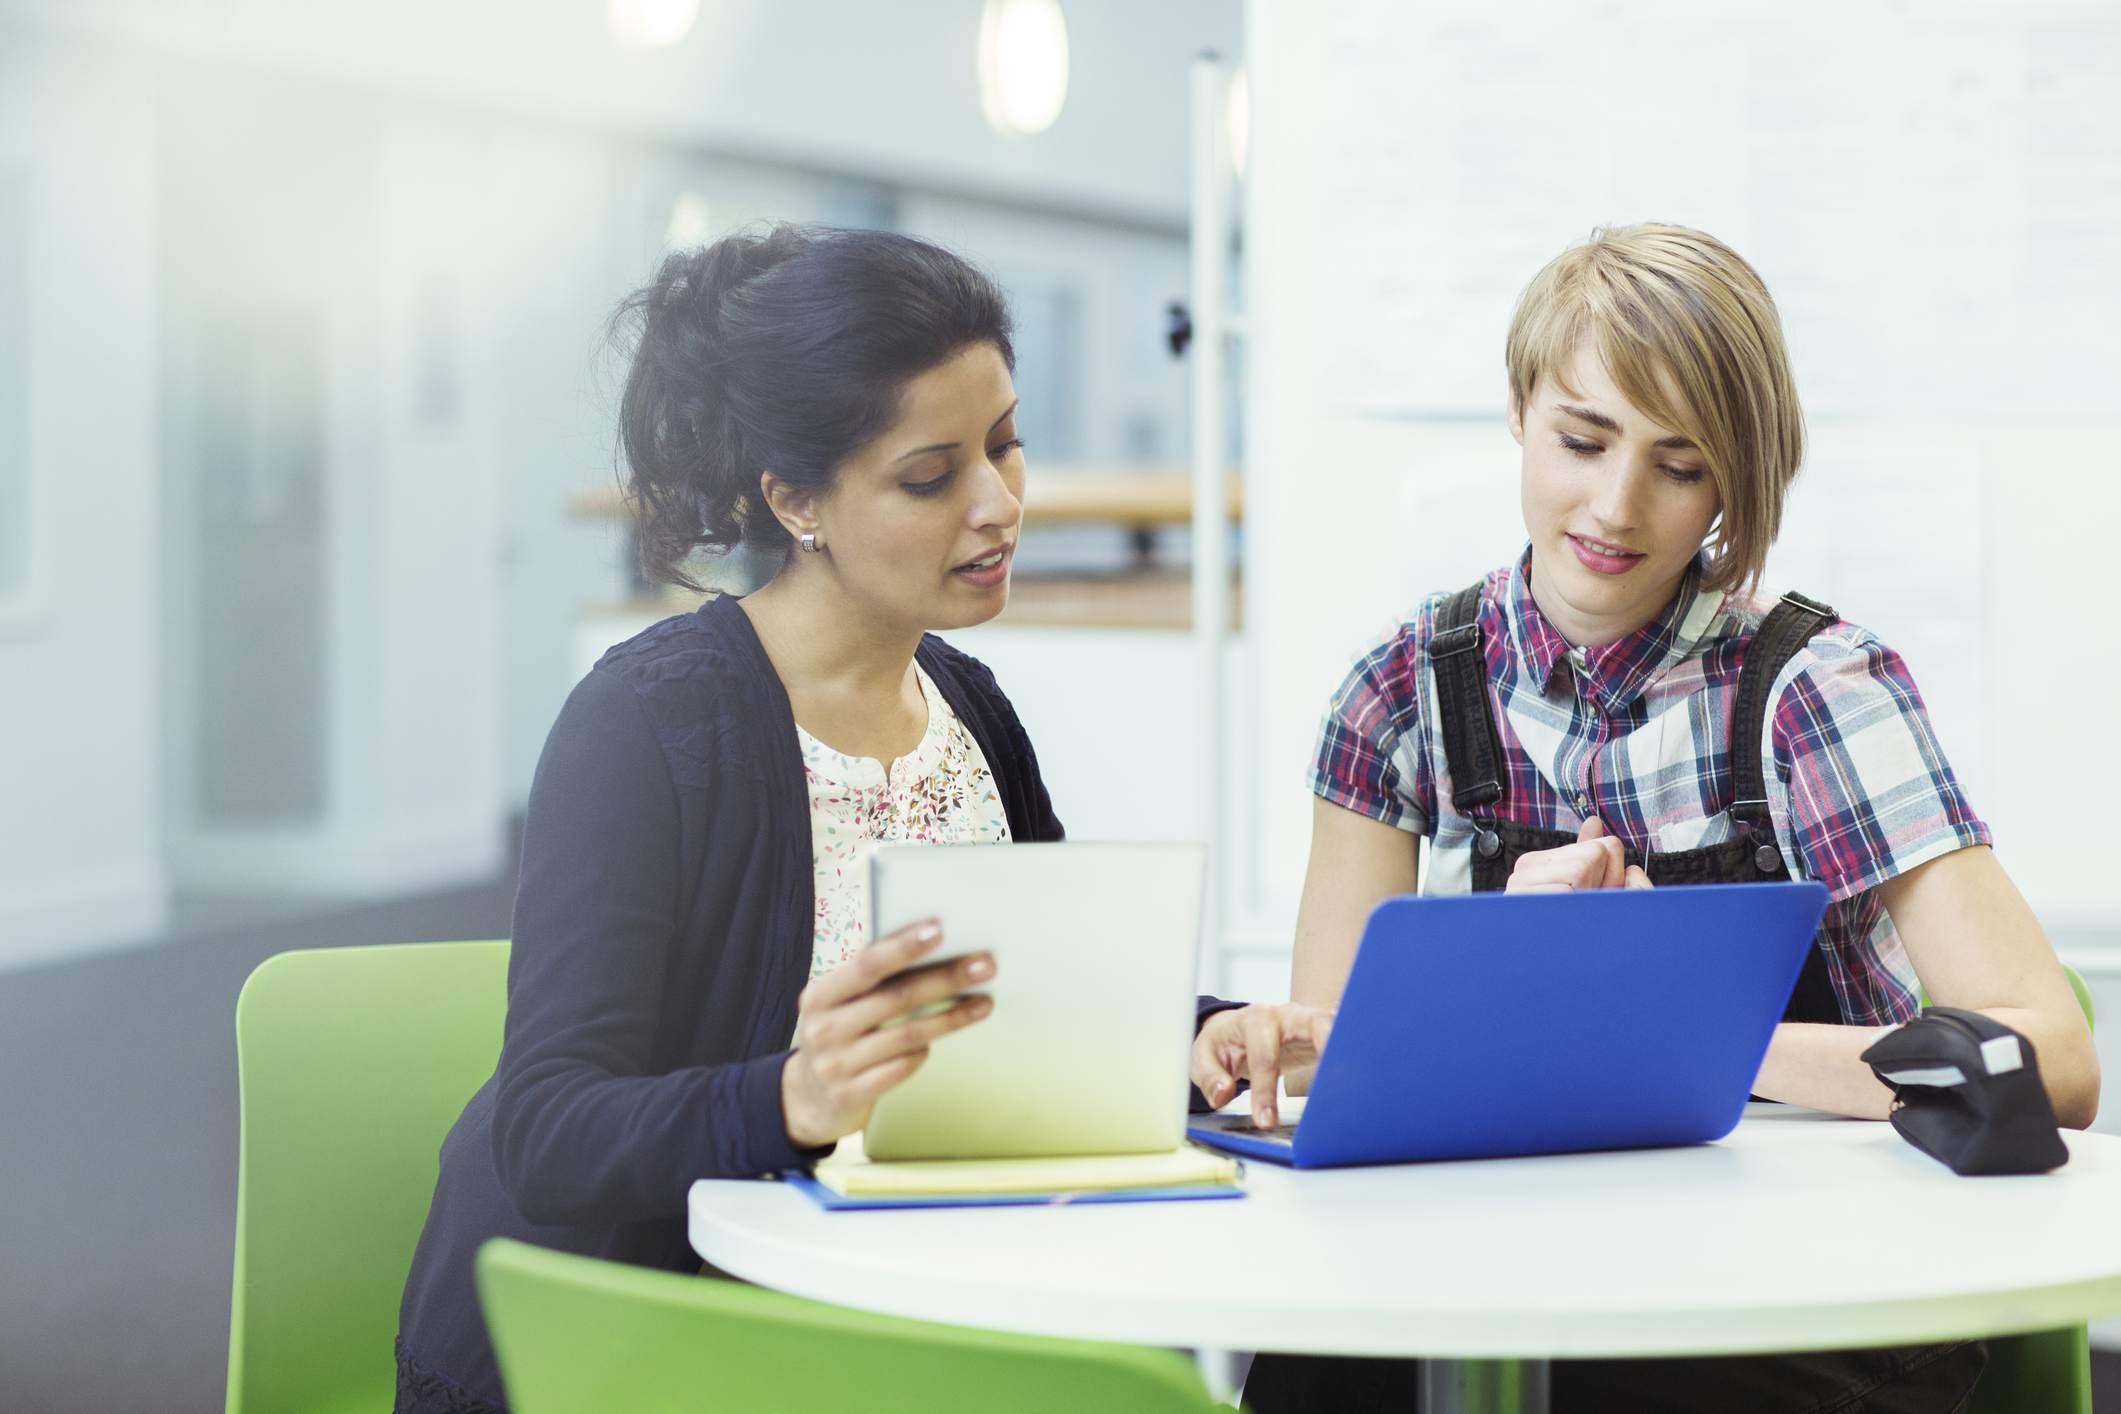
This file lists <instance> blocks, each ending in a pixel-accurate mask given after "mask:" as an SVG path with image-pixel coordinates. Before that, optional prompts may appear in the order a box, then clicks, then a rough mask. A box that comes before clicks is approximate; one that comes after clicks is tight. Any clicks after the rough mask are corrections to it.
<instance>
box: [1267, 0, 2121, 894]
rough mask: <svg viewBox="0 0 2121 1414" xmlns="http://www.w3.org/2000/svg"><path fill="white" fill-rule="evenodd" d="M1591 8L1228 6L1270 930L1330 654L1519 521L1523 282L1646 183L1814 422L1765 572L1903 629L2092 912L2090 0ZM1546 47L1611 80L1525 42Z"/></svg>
mask: <svg viewBox="0 0 2121 1414" xmlns="http://www.w3.org/2000/svg"><path fill="white" fill-rule="evenodd" d="M1601 13H1602V16H1603V18H1602V19H1601V22H1600V23H1599V24H1596V25H1588V26H1582V25H1575V24H1558V23H1552V21H1553V19H1554V16H1553V15H1552V14H1550V13H1548V12H1545V11H1541V10H1538V9H1536V8H1534V9H1525V10H1512V11H1508V12H1499V11H1489V10H1487V9H1484V8H1482V7H1478V6H1473V5H1470V4H1465V5H1446V6H1429V7H1407V6H1398V5H1392V4H1388V3H1384V2H1383V0H1374V3H1364V4H1355V5H1348V6H1341V7H1335V8H1333V9H1332V10H1330V11H1318V10H1305V11H1297V10H1293V9H1291V8H1289V7H1285V6H1278V5H1273V4H1254V5H1252V6H1250V7H1249V8H1248V11H1247V18H1248V34H1247V40H1246V53H1247V56H1248V66H1249V68H1250V71H1251V87H1252V127H1251V166H1250V171H1249V174H1248V183H1247V191H1246V207H1245V218H1246V230H1245V236H1246V244H1245V255H1246V261H1247V268H1246V276H1247V285H1246V300H1247V304H1248V309H1249V314H1250V319H1251V325H1250V337H1249V341H1248V348H1247V352H1248V354H1249V356H1250V358H1251V365H1250V379H1249V386H1248V393H1249V401H1248V404H1247V416H1248V422H1247V435H1248V441H1249V445H1250V451H1249V453H1248V455H1247V458H1246V463H1247V466H1246V470H1247V496H1248V514H1247V521H1248V559H1247V576H1248V577H1247V581H1246V593H1247V613H1248V623H1249V624H1250V625H1251V630H1250V631H1251V633H1252V634H1253V636H1254V639H1255V643H1254V647H1255V651H1256V654H1257V657H1256V660H1255V661H1256V662H1258V663H1259V664H1261V665H1262V676H1261V679H1260V681H1259V683H1258V690H1259V692H1260V695H1261V704H1260V712H1261V727H1260V734H1259V737H1258V739H1257V741H1256V743H1255V748H1254V749H1255V753H1256V754H1255V755H1254V757H1253V760H1252V769H1251V771H1250V773H1249V774H1250V778H1251V779H1250V784H1251V785H1252V786H1253V788H1255V789H1256V790H1257V791H1258V792H1259V800H1260V818H1261V821H1262V828H1261V832H1260V836H1259V840H1258V848H1259V855H1258V868H1257V870H1256V873H1255V877H1256V878H1258V879H1259V880H1260V882H1261V887H1260V891H1259V895H1258V898H1257V899H1256V906H1257V909H1258V916H1259V919H1260V921H1261V925H1262V927H1263V929H1264V930H1265V933H1263V934H1262V936H1267V935H1271V933H1272V932H1273V930H1274V929H1275V928H1285V927H1286V923H1287V921H1288V920H1289V919H1290V918H1292V917H1293V912H1294V907H1295V899H1296V894H1297V890H1298V888H1299V886H1300V881H1301V877H1302V870H1303V861H1304V853H1305V848H1306V843H1307V839H1308V811H1309V802H1308V800H1307V798H1306V797H1305V795H1304V792H1303V789H1302V785H1301V780H1302V773H1303V771H1304V768H1305V766H1306V763H1307V761H1308V759H1309V754H1310V751H1311V749H1312V747H1313V744H1314V741H1315V733H1316V730H1317V727H1318V723H1319V718H1320V715H1321V713H1322V712H1323V709H1324V705H1325V702H1326V698H1327V695H1328V694H1329V693H1330V691H1331V690H1332V688H1333V686H1334V684H1335V683H1336V682H1337V681H1338V680H1339V678H1340V676H1341V675H1342V673H1344V672H1345V670H1346V668H1347V666H1348V665H1349V663H1350V662H1351V661H1352V658H1353V656H1354V654H1355V653H1356V652H1357V651H1359V650H1360V649H1361V648H1363V647H1364V646H1366V645H1367V644H1369V643H1371V642H1374V641H1375V640H1376V638H1377V637H1378V636H1379V635H1380V634H1381V633H1382V632H1383V631H1384V630H1385V628H1386V627H1387V626H1388V625H1389V624H1390V622H1391V621H1392V619H1393V618H1394V617H1395V616H1396V615H1398V614H1400V613H1402V612H1404V611H1405V610H1406V609H1408V608H1409V607H1411V606H1412V605H1413V603H1414V602H1415V601H1416V600H1417V599H1418V597H1419V596H1420V595H1421V594H1423V593H1425V592H1427V591H1431V590H1436V589H1443V588H1451V587H1456V586H1457V585H1459V584H1461V583H1465V582H1470V580H1471V579H1472V578H1473V577H1474V575H1476V574H1477V573H1479V572H1480V571H1481V570H1483V569H1485V568H1488V567H1490V566H1493V565H1495V564H1499V563H1502V562H1503V561H1505V560H1506V559H1507V558H1508V557H1509V556H1510V555H1511V554H1512V553H1513V552H1514V550H1515V549H1516V548H1517V546H1518V545H1519V544H1520V543H1521V541H1522V536H1523V530H1522V525H1521V522H1519V521H1518V519H1517V516H1516V490H1515V468H1516V464H1517V451H1516V448H1515V446H1514V445H1513V444H1512V443H1511V442H1510V441H1509V439H1508V437H1507V434H1506V433H1505V431H1504V430H1503V427H1502V421H1501V405H1502V401H1503V393H1504V387H1503V371H1502V340H1503V335H1504V331H1505V327H1506V323H1507V318H1508V313H1509V309H1510V305H1511V303H1512V301H1513V299H1514V296H1515V294H1516V292H1517V290H1518V289H1519V288H1520V287H1521V286H1522V284H1523V282H1524V281H1525V280H1527V279H1529V277H1530V276H1531V275H1532V273H1533V272H1534V270H1536V268H1537V267H1538V265H1539V264H1540V263H1542V262H1543V261H1544V260H1545V259H1547V258H1549V257H1550V256H1551V255H1552V254H1554V253H1555V252H1557V251H1559V250H1560V249H1561V248H1562V246H1563V245H1564V244H1566V243H1567V242H1568V241H1570V240H1572V239H1576V238H1579V237H1581V236H1582V235H1584V234H1585V233H1587V232H1588V231H1589V229H1590V228H1591V227H1592V226H1593V225H1595V224H1598V223H1600V222H1606V221H1627V220H1641V219H1666V220H1677V221H1682V222H1687V223H1690V224H1696V225H1701V226H1703V227H1705V228H1707V229H1710V230H1712V231H1716V232H1717V233H1718V234H1721V235H1723V236H1725V237H1726V238H1727V239H1729V240H1731V241H1732V242H1733V244H1735V245H1736V246H1737V247H1738V248H1739V249H1740V250H1741V251H1743V252H1745V253H1747V254H1748V255H1749V256H1750V257H1751V258H1752V259H1753V260H1754V261H1755V262H1756V263H1757V264H1758V265H1759V266H1760V268H1761V270H1762V272H1763V274H1764V275H1765V277H1766V278H1767V280H1768V283H1769V286H1770V288H1771V289H1772V290H1774V291H1775V292H1776V294H1777V296H1778V299H1779V302H1780V304H1781V306H1782V310H1783V315H1784V320H1785V325H1786V328H1787V330H1788V333H1789V336H1790V341H1791V344H1792V347H1793V350H1794V354H1795V359H1796V364H1797V373H1798V378H1799V384H1800V389H1801V391H1802V392H1803V394H1804V396H1805V399H1806V403H1807V408H1808V411H1809V412H1810V413H1811V414H1812V422H1813V433H1814V456H1813V457H1812V459H1811V461H1810V463H1809V466H1808V470H1807V472H1806V474H1805V479H1804V480H1802V481H1800V483H1799V491H1798V496H1797V501H1796V503H1795V504H1794V505H1793V507H1792V511H1791V517H1790V526H1789V533H1788V536H1787V537H1786V539H1785V543H1784V545H1783V546H1782V547H1781V549H1780V550H1778V552H1777V555H1776V558H1775V559H1774V560H1773V561H1771V569H1770V574H1771V578H1773V579H1779V581H1780V582H1781V583H1783V584H1785V585H1788V586H1789V587H1798V588H1804V589H1807V590H1809V591H1811V592H1814V593H1817V594H1820V595H1821V596H1822V597H1827V598H1830V599H1832V600H1834V601H1835V602H1836V605H1837V607H1838V608H1840V609H1841V610H1842V611H1843V612H1844V613H1846V614H1848V615H1849V616H1850V617H1851V618H1853V619H1855V620H1857V621H1858V622H1864V623H1869V624H1872V625H1873V626H1875V627H1877V628H1878V629H1879V630H1880V632H1881V633H1882V634H1884V635H1885V636H1886V637H1887V639H1888V641H1889V642H1894V643H1896V644H1898V645H1899V646H1902V647H1903V648H1904V649H1905V650H1906V652H1907V654H1908V657H1909V661H1910V664H1911V666H1912V668H1913V671H1914V673H1915V676H1916V678H1917V680H1918V682H1920V683H1921V684H1922V685H1923V686H1924V688H1925V690H1926V691H1927V693H1928V695H1929V697H1930V700H1931V705H1932V708H1933V714H1934V716H1935V717H1936V719H1937V721H1938V724H1939V728H1940V731H1941V732H1942V733H1943V734H1944V738H1945V745H1946V747H1947V749H1948V750H1949V751H1951V752H1952V753H1953V755H1954V757H1955V759H1956V760H1957V762H1958V763H1959V764H1960V765H1961V766H1962V767H1963V768H1964V770H1965V773H1966V775H1967V776H1968V779H1969V783H1970V787H1971V788H1972V790H1973V792H1974V800H1975V805H1976V807H1977V809H1979V810H1981V811H1982V812H1983V813H1984V815H1986V816H1987V818H1988V819H1989V820H1990V822H1991V823H1992V824H1993V825H1994V827H1995V829H1996V832H1997V837H1998V844H1999V852H2000V853H2001V855H2002V856H2003V858H2004V860H2005V862H2006V864H2007V865H2008V866H2009V868H2010V869H2011V871H2012V873H2013V875H2014V876H2015V877H2016V878H2017V880H2018V881H2019V882H2020V884H2021V886H2022V887H2023V888H2024V889H2025V891H2026V893H2027V895H2028V896H2029V897H2030V898H2031V900H2032V901H2033V903H2034V905H2035V907H2036V908H2037V909H2038V910H2039V911H2040V912H2041V914H2042V916H2043V918H2045V919H2046V920H2048V922H2049V923H2050V926H2051V927H2052V928H2054V929H2055V930H2056V931H2057V933H2058V934H2062V933H2065V932H2067V933H2070V934H2072V935H2079V934H2082V935H2086V936H2090V935H2096V934H2099V933H2101V932H2111V931H2113V930H2115V929H2121V904H2117V903H2116V902H2115V901H2114V899H2113V898H2112V896H2111V892H2110V891H2109V890H2108V889H2106V887H2105V882H2104V873H2105V871H2104V869H2103V867H2102V850H2103V848H2104V846H2103V843H2102V840H2103V837H2104V833H2105V826H2104V818H2105V814H2106V813H2107V810H2108V803H2109V802H2111V801H2112V800H2113V799H2115V798H2116V793H2117V790H2121V758H2116V756H2115V755H2114V753H2112V752H2111V751H2108V750H2106V749H2105V746H2104V743H2105V738H2106V736H2107V735H2110V733H2108V732H2107V729H2106V727H2105V725H2104V723H2103V718H2102V717H2101V716H2100V713H2101V712H2102V711H2103V705H2102V704H2104V703H2107V702H2111V701H2113V700H2114V699H2115V696H2116V690H2117V689H2121V667H2117V665H2116V663H2115V661H2114V659H2113V657H2112V655H2110V654H2107V653H2105V652H2104V651H2103V649H2102V647H2101V644H2102V642H2103V639H2102V628H2103V624H2104V622H2105V621H2106V620H2107V619H2109V618H2110V617H2111V616H2112V613H2113V610H2114V608H2115V606H2116V605H2117V604H2121V598H2117V596H2116V593H2115V591H2114V589H2113V586H2112V584H2111V580H2110V576H2109V575H2108V573H2107V569H2106V562H2107V559H2108V557H2109V556H2108V552H2107V550H2106V548H2105V541H2106V539H2107V538H2109V536H2110V529H2109V527H2110V526H2111V525H2112V524H2113V523H2114V513H2115V511H2116V509H2121V507H2117V504H2116V499H2115V498H2116V494H2117V493H2116V491H2115V489H2114V488H2115V486H2116V478H2115V477H2114V476H2113V475H2112V466H2113V462H2114V453H2113V451H2112V447H2113V445H2114V442H2115V438H2116V433H2117V428H2116V426H2115V424H2116V423H2117V422H2121V417H2117V416H2115V415H2113V414H2112V413H2111V411H2110V409H2111V408H2112V406H2113V402H2112V395H2111V388H2110V387H2109V386H2108V384H2109V383H2110V381H2111V370H2112V368H2113V366H2114V360H2115V358H2116V355H2117V353H2121V347H2117V338H2121V336H2117V334H2116V330H2117V329H2121V274H2117V271H2116V268H2115V266H2114V263H2113V261H2112V260H2111V258H2110V237H2109V236H2107V235H2105V234H2102V233H2104V232H2108V231H2110V228H2111V223H2112V219H2113V217H2114V215H2116V214H2117V213H2116V212H2115V210H2114V196H2115V193H2114V188H2113V184H2112V181H2111V170H2110V154H2111V153H2112V152H2114V151H2115V150H2117V149H2121V106H2117V105H2115V104H2114V103H2113V102H2112V100H2111V97H2110V94H2109V93H2108V92H2107V90H2106V89H2105V88H2104V87H2103V85H2104V84H2105V83H2106V73H2105V69H2104V68H2103V67H2102V64H2103V60H2102V59H2101V57H2100V56H2101V55H2108V54H2111V53H2112V52H2114V50H2115V48H2116V47H2117V46H2121V17H2117V16H2116V14H2115V12H2114V11H2112V10H2111V9H2110V8H2107V7H2100V6H2094V5H2089V4H2062V5H2055V6H2048V7H2040V8H2038V9H2037V10H2020V9H2015V8H1997V7H1987V6H1965V5H1945V6H1938V7H1930V8H1926V9H1925V10H1923V11H1922V12H1921V14H1920V15H1919V16H1918V15H1915V14H1913V13H1911V12H1910V13H1902V12H1886V11H1877V12H1869V11H1866V12H1862V13H1860V14H1854V15H1849V14H1840V17H1839V18H1837V19H1835V20H1834V21H1833V23H1834V25H1835V32H1836V34H1837V36H1838V38H1837V42H1836V44H1835V45H1833V46H1831V48H1830V49H1823V48H1820V47H1819V46H1816V45H1810V46H1809V47H1807V46H1808V44H1809V41H1808V40H1807V39H1806V36H1807V35H1815V34H1817V33H1819V32H1820V30H1819V29H1818V28H1816V27H1809V26H1806V25H1803V24H1794V23H1791V22H1790V17H1789V15H1787V14H1786V13H1784V12H1782V11H1777V12H1774V13H1773V14H1769V13H1768V12H1765V11H1761V12H1757V17H1756V18H1754V19H1751V20H1743V21H1739V20H1734V19H1733V18H1732V17H1730V16H1725V15H1722V14H1720V13H1719V14H1718V15H1716V16H1713V17H1711V16H1708V15H1707V14H1706V12H1700V11H1698V10H1695V9H1690V7H1686V6H1680V5H1654V4H1653V5H1647V6H1638V7H1631V8H1630V9H1628V10H1626V11H1624V12H1623V11H1604V12H1601ZM1807 13H1809V12H1807ZM1818 13H1819V15H1821V16H1823V15H1824V14H1825V12H1824V11H1823V10H1822V11H1820V12H1818ZM1837 14H1839V12H1837ZM1819 23H1820V24H1825V23H1827V21H1826V20H1825V19H1824V18H1821V19H1820V20H1819ZM1910 55H1916V56H1920V62H1912V61H1911V60H1910V59H1909V56H1910ZM1799 59H1802V60H1803V61H1804V62H1801V63H1800V62H1793V61H1795V60H1799ZM1579 71H1581V72H1584V73H1587V74H1593V75H1598V76H1601V78H1602V79H1603V80H1607V81H1601V82H1597V83H1590V84H1583V83H1575V82H1558V81H1557V80H1556V77H1555V76H1556V75H1558V74H1564V73H1574V72H1579ZM1633 74H1639V75H1642V76H1643V77H1644V82H1642V83H1641V84H1639V85H1635V84H1628V83H1621V82H1617V81H1611V80H1615V79H1616V78H1617V77H1618V76H1621V75H1633ZM2102 164H2105V165H2102ZM2070 743H2079V744H2081V745H2079V746H2078V748H2077V749H2076V750H2074V751H2069V750H2067V744H2070Z"/></svg>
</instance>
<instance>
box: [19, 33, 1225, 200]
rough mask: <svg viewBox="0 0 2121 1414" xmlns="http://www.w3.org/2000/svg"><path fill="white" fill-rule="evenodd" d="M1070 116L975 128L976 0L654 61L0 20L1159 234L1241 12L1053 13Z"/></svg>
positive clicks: (560, 37)
mask: <svg viewBox="0 0 2121 1414" xmlns="http://www.w3.org/2000/svg"><path fill="white" fill-rule="evenodd" d="M1062 3H1063V6H1064V10H1065V13H1066V16H1067V21H1068V30H1069V40H1070V51H1071V54H1070V69H1071V77H1070V83H1069V93H1068V102H1067V106H1066V108H1065V109H1064V110H1063V112H1062V114H1061V117H1060V120H1059V121H1058V122H1057V123H1055V124H1054V126H1053V127H1052V128H1050V129H1049V130H1047V131H1046V132H1044V133H1041V134H1038V135H1036V136H1033V137H1004V136H1002V135H1000V134H998V133H995V132H993V131H992V130H991V129H990V128H989V127H988V126H987V124H986V122H985V121H984V120H983V119H982V117H981V115H980V105H979V92H978V84H977V77H976V75H975V72H974V53H975V49H976V45H977V36H978V28H979V14H980V4H979V0H891V2H890V3H875V2H874V0H800V3H774V0H702V3H701V5H700V14H699V18H698V21H697V22H696V23H695V24H694V26H693V28H692V31H691V33H690V35H689V36H688V37H687V38H686V39H685V41H684V42H683V43H681V44H679V45H677V46H676V47H674V48H671V49H665V50H653V49H638V48H629V47H625V46H622V45H620V44H619V43H617V42H616V41H614V40H613V38H612V37H611V33H610V29H609V26H608V24H607V21H606V4H605V0H518V2H516V3H509V2H508V0H440V2H439V3H438V0H362V2H361V3H345V0H340V3H324V0H301V3H288V2H287V0H278V3H276V2H275V0H160V3H149V0H0V15H12V16H14V17H16V18H17V19H19V20H26V21H28V22H31V23H36V24H39V25H56V26H63V27H66V28H69V29H74V30H87V31H90V32H94V33H100V34H103V35H106V36H109V37H112V38H117V39H120V40H123V41H125V42H128V43H138V44H144V45H147V46H149V47H151V48H153V49H156V50H159V51H163V52H167V53H171V54H175V55H186V54H191V55H199V56H204V57H212V58H217V59H224V60H234V61H239V62H246V63H262V64H266V65H269V66H271V67H274V68H281V69H287V70H292V71H296V72H309V73H318V74H323V75H328V76H332V77H336V78H340V79H344V80H347V81H351V82H356V83H361V84H373V85H379V86H384V87H389V88H396V89H405V90H410V91H415V92H420V93H423V94H429V95H442V96H450V97H455V98H459V99H462V100H464V101H468V102H473V103H478V104H492V105H498V106H503V107H506V108H509V109H512V110H516V111H523V112H529V113H537V114H543V115H548V116H552V117H557V118H562V119H567V120H572V121H578V122H585V123H590V124H594V125H597V126H600V127H611V128H619V129H623V130H628V131H637V132H641V133H644V134H655V135H661V136H666V137H680V138H684V139H687V140H691V141H696V142H701V143H705V144H710V145H716V146H721V147H725V148H729V149H732V150H737V151H743V152H750V153H756V154H758V155H762V156H768V157H782V158H786V159H790V160H795V161H801V162H806V163H811V164H815V165H820V166H830V167H834V168H840V169H846V170H852V171H857V172H867V173H874V174H876V175H878V176H882V177H887V178H902V179H912V180H918V181H925V182H928V183H931V184H936V185H943V186H953V187H962V188H967V189H972V190H977V191H981V192H987V193H994V194H1006V195H1013V196H1019V197H1024V198H1029V199H1033V200H1039V201H1045V202H1060V203H1067V204H1074V205H1080V206H1084V207H1089V208H1093V209H1094V208H1103V209H1107V210H1110V211H1112V212H1114V213H1115V214H1126V215H1132V216H1135V217H1140V218H1147V219H1150V220H1155V221H1159V222H1172V221H1178V220H1182V219H1183V217H1184V214H1185V209H1186V197H1187V183H1186V123H1187V107H1188V100H1187V84H1188V79H1187V71H1188V63H1189V61H1190V59H1191V58H1192V56H1193V55H1194V54H1195V53H1197V52H1198V51H1199V50H1201V49H1203V48H1207V47H1213V48H1217V49H1219V50H1221V51H1222V52H1223V53H1225V54H1234V52H1235V51H1236V50H1237V48H1238V46H1239V42H1240V33H1241V28H1242V24H1241V6H1240V4H1239V3H1238V0H1154V3H1149V2H1148V0H1062Z"/></svg>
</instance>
